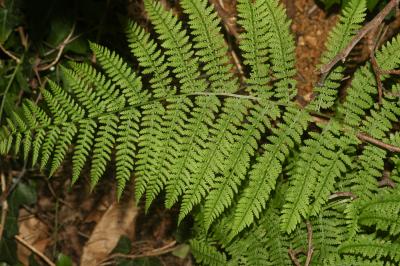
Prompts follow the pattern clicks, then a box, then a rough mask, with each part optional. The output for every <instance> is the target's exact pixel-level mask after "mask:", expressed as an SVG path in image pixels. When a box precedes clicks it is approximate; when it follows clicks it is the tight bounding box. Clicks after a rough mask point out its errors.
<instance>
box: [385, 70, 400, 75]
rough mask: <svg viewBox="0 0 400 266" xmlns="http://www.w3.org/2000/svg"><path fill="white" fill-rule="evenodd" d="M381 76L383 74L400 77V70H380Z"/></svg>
mask: <svg viewBox="0 0 400 266" xmlns="http://www.w3.org/2000/svg"><path fill="white" fill-rule="evenodd" d="M381 74H385V75H400V69H394V70H381Z"/></svg>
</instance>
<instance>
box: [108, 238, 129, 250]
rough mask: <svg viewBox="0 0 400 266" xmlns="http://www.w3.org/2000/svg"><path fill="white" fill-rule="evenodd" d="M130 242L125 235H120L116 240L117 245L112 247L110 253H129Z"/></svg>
mask: <svg viewBox="0 0 400 266" xmlns="http://www.w3.org/2000/svg"><path fill="white" fill-rule="evenodd" d="M131 248H132V243H131V240H130V239H129V238H128V237H126V236H121V237H120V239H119V240H118V243H117V246H116V247H115V248H114V249H113V251H112V253H122V254H129V252H131Z"/></svg>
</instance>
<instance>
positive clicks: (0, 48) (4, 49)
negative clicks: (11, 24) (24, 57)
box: [0, 43, 21, 64]
mask: <svg viewBox="0 0 400 266" xmlns="http://www.w3.org/2000/svg"><path fill="white" fill-rule="evenodd" d="M0 50H2V51H3V53H5V54H6V55H8V56H9V57H10V58H11V59H13V60H15V62H17V64H20V63H21V59H19V58H18V57H16V56H15V55H13V54H12V53H11V52H10V51H8V50H7V49H6V48H4V46H3V45H2V44H1V43H0Z"/></svg>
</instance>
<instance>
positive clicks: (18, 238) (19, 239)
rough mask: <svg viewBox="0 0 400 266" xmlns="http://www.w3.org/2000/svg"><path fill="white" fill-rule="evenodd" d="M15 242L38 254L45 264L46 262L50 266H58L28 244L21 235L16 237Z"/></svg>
mask: <svg viewBox="0 0 400 266" xmlns="http://www.w3.org/2000/svg"><path fill="white" fill-rule="evenodd" d="M14 237H15V240H17V241H18V242H19V243H20V244H22V245H23V246H25V247H27V248H28V249H29V250H30V251H32V252H33V253H34V254H36V255H37V256H38V257H39V258H41V259H42V260H43V261H44V262H46V264H47V265H50V266H56V264H55V263H53V262H52V261H51V260H50V259H49V258H48V257H46V255H44V254H43V253H42V252H40V251H39V250H37V249H36V248H35V247H34V246H32V245H31V244H29V243H28V242H26V241H25V240H24V239H23V238H22V237H20V236H19V235H16V236H14Z"/></svg>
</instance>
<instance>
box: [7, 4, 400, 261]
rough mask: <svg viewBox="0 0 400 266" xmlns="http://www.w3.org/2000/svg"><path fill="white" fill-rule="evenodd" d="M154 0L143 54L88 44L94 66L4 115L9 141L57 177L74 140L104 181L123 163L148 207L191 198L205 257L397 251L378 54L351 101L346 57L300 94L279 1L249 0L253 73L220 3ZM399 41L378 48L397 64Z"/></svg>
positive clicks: (75, 69) (393, 129)
mask: <svg viewBox="0 0 400 266" xmlns="http://www.w3.org/2000/svg"><path fill="white" fill-rule="evenodd" d="M144 5H145V11H146V13H147V15H148V18H149V20H150V22H151V25H152V27H150V29H149V31H147V30H145V29H144V28H142V27H141V26H139V25H138V24H136V23H135V22H129V23H128V25H127V27H126V35H127V39H128V43H129V47H130V50H131V52H132V55H133V57H134V58H135V60H134V61H132V62H136V63H133V64H130V63H127V62H126V61H125V60H124V59H122V57H120V56H119V55H118V54H116V53H115V52H113V51H111V50H109V49H108V48H106V47H103V46H101V45H99V44H95V43H90V44H89V46H90V49H91V50H92V52H93V54H94V55H95V58H96V65H91V64H89V63H70V64H68V66H66V67H62V68H61V69H62V71H61V72H62V75H61V77H62V78H61V81H60V82H58V83H56V82H53V81H49V82H48V85H47V86H46V88H42V89H41V94H42V95H43V101H42V102H41V103H40V104H36V103H34V102H32V101H29V100H27V101H24V102H23V104H22V106H21V108H18V109H17V110H16V111H15V112H13V113H12V114H11V115H10V116H9V117H8V118H7V119H6V123H5V124H4V125H2V129H1V131H0V152H1V153H2V154H8V153H11V152H15V153H16V154H21V156H22V157H23V159H24V160H29V159H30V158H31V161H32V164H33V165H36V164H38V165H39V168H40V169H41V170H43V171H48V174H49V176H53V175H56V174H57V169H58V168H59V166H60V165H61V164H62V162H63V161H64V159H65V157H67V155H68V153H69V151H70V150H71V153H72V183H75V182H78V180H79V176H80V175H81V173H82V172H83V171H84V169H86V167H89V177H90V178H89V179H90V187H91V189H94V188H95V187H96V184H98V182H99V181H100V180H101V178H102V177H103V176H104V174H105V173H106V171H107V169H108V166H109V165H111V164H112V161H114V164H115V166H116V167H115V168H116V171H115V179H116V183H117V185H116V190H117V196H118V198H120V197H121V195H122V193H123V191H124V188H125V187H126V185H127V184H128V183H129V182H130V180H131V177H132V176H134V185H135V197H136V200H137V201H138V202H139V201H140V200H141V198H143V197H145V207H146V210H147V209H148V208H149V207H150V205H151V203H152V202H153V201H154V200H155V199H156V198H157V197H160V194H163V195H164V196H165V205H166V207H168V208H171V207H172V206H174V205H175V204H179V216H178V217H177V222H178V223H181V222H183V220H184V219H185V218H186V217H187V216H189V215H191V216H192V217H194V225H193V236H194V238H193V239H191V240H190V242H189V243H190V245H191V247H192V253H193V255H194V257H195V259H196V261H197V262H198V263H200V264H206V265H225V264H231V265H291V263H292V260H291V258H290V257H289V256H288V250H291V251H293V252H295V256H297V258H296V259H297V260H298V261H299V262H300V263H305V261H306V260H311V264H312V265H313V264H315V265H390V264H393V265H397V264H399V263H400V262H399V261H400V255H399V252H398V242H399V233H400V224H399V222H398V220H399V219H398V218H399V215H400V208H399V204H398V202H399V200H400V199H399V190H398V188H397V186H398V183H399V182H400V174H399V173H400V158H399V155H398V154H396V153H395V152H393V151H396V149H393V147H392V146H396V147H399V146H400V134H399V132H398V118H399V117H400V101H399V99H398V97H396V95H397V94H398V93H399V91H400V89H399V85H398V80H396V79H394V78H393V77H392V76H391V75H386V74H385V75H383V76H382V79H383V80H384V81H385V82H384V83H383V84H384V86H385V89H384V95H383V96H384V97H383V99H382V101H381V103H380V104H377V103H376V102H377V99H376V96H377V81H376V76H375V75H374V72H373V69H372V66H371V64H370V63H368V62H367V63H366V64H365V65H364V66H362V67H360V68H358V69H357V70H356V71H355V73H354V76H353V77H352V79H351V82H350V84H349V87H348V88H347V91H346V92H347V95H346V97H345V99H344V100H343V101H338V97H337V94H338V93H337V91H338V88H339V87H340V86H342V85H343V84H342V77H343V75H344V71H345V67H346V66H345V64H340V65H338V66H336V67H334V68H333V69H332V71H331V72H330V73H327V75H326V77H325V79H324V80H325V82H324V84H320V85H319V86H316V88H315V89H314V91H315V96H316V97H315V98H314V99H313V100H312V101H311V102H310V103H309V104H308V105H307V106H305V107H299V106H298V105H297V104H296V103H295V102H294V101H293V98H294V96H295V94H296V82H295V79H294V76H295V74H296V72H295V68H294V64H295V60H294V58H295V55H294V50H295V46H294V41H293V37H292V35H291V33H290V31H289V24H290V21H289V20H288V18H287V17H286V14H285V10H284V8H283V7H282V5H280V4H279V1H277V0H255V1H252V0H238V4H237V10H238V24H239V25H240V26H241V28H242V29H241V30H240V38H239V40H238V48H239V50H240V51H241V52H242V57H241V58H242V59H243V65H244V67H245V71H244V75H243V76H239V75H237V73H235V67H234V65H233V64H232V62H231V60H230V57H229V53H230V49H231V48H230V47H229V46H228V44H227V41H226V40H225V36H224V34H223V33H222V32H221V27H220V24H221V20H220V18H219V17H218V15H217V12H216V11H215V10H214V7H213V5H211V4H209V2H208V1H207V0H196V1H195V0H182V1H180V5H181V8H182V11H183V15H182V16H183V17H185V19H186V20H187V22H182V21H180V20H179V19H178V16H176V15H175V14H174V13H173V12H172V11H171V10H168V8H166V7H164V6H163V5H162V4H161V3H160V2H159V1H156V0H145V1H144ZM365 6H366V3H365V0H351V1H348V4H347V5H346V7H345V8H344V9H343V13H342V14H341V16H340V18H339V22H338V24H337V25H336V27H335V28H334V29H333V30H332V32H331V34H330V35H329V39H328V42H327V44H326V52H325V53H324V55H323V56H322V59H321V63H322V64H326V63H328V62H329V61H330V60H332V58H334V57H335V55H336V54H337V53H338V52H339V51H341V50H342V49H343V48H344V47H346V45H347V43H348V42H349V41H350V40H351V38H352V37H353V36H354V34H355V32H356V31H357V30H359V29H360V27H361V26H362V24H363V23H364V18H365V9H366V7H365ZM399 50H400V37H399V36H396V37H394V38H393V39H392V41H390V42H388V43H386V44H385V45H383V46H382V48H381V49H380V50H379V51H377V53H376V58H377V63H378V65H379V67H380V68H382V69H383V70H392V69H397V68H399V66H400V54H399V53H398V51H399ZM137 69H139V70H140V71H138V70H137ZM326 109H329V114H327V113H321V112H324V110H326ZM366 137H367V138H369V139H371V138H372V139H373V140H374V141H366ZM389 145H392V146H390V147H392V148H391V149H385V147H388V146H389ZM107 173H108V172H107ZM383 177H384V178H388V179H390V182H389V184H390V185H391V186H393V188H392V187H389V186H382V185H380V181H381V179H382V178H383ZM386 181H387V180H386ZM381 183H382V182H381ZM306 224H307V226H306ZM310 236H311V240H310V239H309V238H310ZM309 241H312V243H309ZM310 245H311V246H312V247H313V255H312V258H307V249H308V248H309V247H310ZM298 251H304V252H298ZM308 253H309V252H308ZM308 256H309V255H308Z"/></svg>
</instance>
